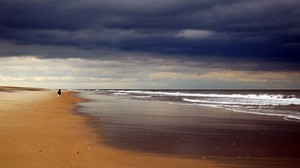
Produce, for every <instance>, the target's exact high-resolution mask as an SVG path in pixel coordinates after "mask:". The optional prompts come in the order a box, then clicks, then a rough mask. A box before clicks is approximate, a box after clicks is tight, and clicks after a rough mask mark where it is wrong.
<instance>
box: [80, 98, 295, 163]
mask: <svg viewBox="0 0 300 168" xmlns="http://www.w3.org/2000/svg"><path fill="white" fill-rule="evenodd" d="M94 96H96V97H97V99H98V102H87V103H83V105H84V106H87V107H88V108H86V109H85V108H83V109H82V110H83V113H84V114H86V115H87V116H90V120H91V122H90V123H89V125H90V126H91V127H95V128H96V131H97V133H98V134H99V135H102V136H103V137H104V139H102V140H101V142H100V143H104V144H106V145H108V146H111V147H113V148H115V149H122V150H126V151H134V152H140V153H146V154H149V153H150V154H160V155H167V156H173V157H177V158H189V159H194V160H201V159H206V160H209V161H213V162H214V163H216V164H217V165H218V166H222V167H232V166H233V167H235V166H236V167H278V168H279V167H280V168H281V167H282V168H283V167H299V165H300V143H299V140H300V122H294V121H286V120H284V119H283V118H282V117H274V116H262V115H255V114H245V113H237V112H231V111H226V110H224V109H217V108H209V107H199V106H184V105H176V104H168V103H166V102H156V101H142V100H128V99H124V98H122V97H118V96H104V95H99V94H98V95H94ZM96 97H93V95H89V96H86V98H90V99H94V100H95V98H96ZM89 107H90V108H89Z"/></svg>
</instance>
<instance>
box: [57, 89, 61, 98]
mask: <svg viewBox="0 0 300 168" xmlns="http://www.w3.org/2000/svg"><path fill="white" fill-rule="evenodd" d="M60 95H61V90H60V89H59V90H58V92H57V96H58V97H59V96H60Z"/></svg>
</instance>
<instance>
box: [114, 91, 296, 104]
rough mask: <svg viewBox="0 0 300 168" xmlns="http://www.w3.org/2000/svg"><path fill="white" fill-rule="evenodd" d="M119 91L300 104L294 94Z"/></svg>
mask: <svg viewBox="0 0 300 168" xmlns="http://www.w3.org/2000/svg"><path fill="white" fill-rule="evenodd" d="M117 92H118V93H131V94H147V95H160V96H180V97H206V98H235V99H238V98H240V99H247V100H251V99H253V100H276V101H280V102H287V103H286V104H296V105H300V99H299V98H295V97H294V95H288V96H285V95H280V94H277V95H271V94H258V95H257V94H202V93H183V92H161V91H141V90H130V91H128V90H119V91H117Z"/></svg>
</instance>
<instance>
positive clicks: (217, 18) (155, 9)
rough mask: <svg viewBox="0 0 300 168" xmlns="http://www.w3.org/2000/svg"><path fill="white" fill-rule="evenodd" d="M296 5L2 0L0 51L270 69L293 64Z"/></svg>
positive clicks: (213, 0)
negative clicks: (233, 63) (255, 64)
mask: <svg viewBox="0 0 300 168" xmlns="http://www.w3.org/2000/svg"><path fill="white" fill-rule="evenodd" d="M299 6H300V2H299V1H298V0H287V1H281V0H260V1H258V0H250V1H249V0H247V1H246V0H221V1H220V0H186V1H181V0H165V1H158V0H140V1H132V0H111V1H104V0H103V1H96V0H74V1H68V0H51V1H50V0H42V1H41V0H28V1H21V0H2V1H1V2H0V39H1V40H2V41H11V42H13V43H14V47H12V48H11V49H8V48H5V49H4V48H3V47H2V49H1V51H0V54H1V55H5V56H9V55H24V54H26V55H30V54H36V55H38V56H41V57H45V58H51V57H52V58H53V57H64V58H67V57H84V58H102V57H112V58H116V56H115V55H118V56H122V55H127V54H128V53H147V54H148V53H150V54H149V55H153V56H163V57H164V58H165V57H174V58H176V59H177V58H178V60H183V59H188V60H201V59H206V58H209V57H210V58H211V59H214V60H215V61H217V60H220V61H224V60H237V61H240V62H241V61H249V60H253V61H259V62H261V63H258V64H262V63H266V62H267V63H268V61H269V64H272V66H269V67H273V69H274V68H276V66H273V64H275V63H276V62H283V64H286V65H285V66H283V67H284V68H286V67H288V64H289V63H290V64H291V66H290V67H293V68H291V69H294V67H295V65H294V64H295V63H298V62H299V58H298V55H300V49H299V43H300V35H299V29H300V22H299V21H298V20H299V18H300V11H299ZM178 35H179V36H178ZM191 39H192V41H191ZM15 44H18V46H15ZM11 46H13V45H11ZM42 46H44V47H42ZM110 50H112V51H113V53H114V54H111V53H110V52H108V53H110V54H107V51H110ZM122 53H124V54H122ZM147 54H141V57H144V56H145V55H147ZM107 55H109V56H107ZM216 57H217V58H218V59H217V58H216ZM274 62H275V63H274ZM279 67H280V66H279Z"/></svg>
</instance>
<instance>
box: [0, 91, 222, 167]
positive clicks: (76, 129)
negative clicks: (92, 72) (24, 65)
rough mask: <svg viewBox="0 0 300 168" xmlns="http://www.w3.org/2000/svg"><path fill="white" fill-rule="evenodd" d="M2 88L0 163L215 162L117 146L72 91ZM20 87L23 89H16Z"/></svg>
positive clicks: (150, 164) (181, 164)
mask: <svg viewBox="0 0 300 168" xmlns="http://www.w3.org/2000/svg"><path fill="white" fill-rule="evenodd" d="M2 90H5V91H1V92H0V96H1V98H0V102H1V106H0V110H1V113H0V116H1V118H0V120H1V122H0V143H1V146H0V167H6V168H10V167H28V168H29V167H30V168H32V167H108V168H110V167H112V168H114V167H125V168H126V167H128V168H129V167H184V166H188V167H199V166H201V167H218V166H217V165H216V164H215V163H213V162H211V161H208V160H194V159H185V158H175V157H169V156H165V155H153V154H141V153H138V152H131V151H125V150H118V149H114V148H111V147H109V146H107V145H104V144H101V143H99V142H100V141H101V139H103V137H101V136H99V134H96V132H95V130H94V129H93V128H91V127H88V125H89V124H88V123H89V120H88V118H86V117H83V116H80V115H78V114H76V113H75V111H74V110H76V106H75V104H74V103H76V102H79V101H82V100H81V99H80V98H78V97H76V96H75V95H74V92H70V91H67V92H65V91H63V93H62V96H61V97H59V98H58V97H57V95H56V91H55V90H44V91H27V90H28V89H26V88H25V89H19V88H18V89H17V91H16V89H14V88H6V89H2ZM20 90H22V91H20Z"/></svg>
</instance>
